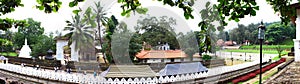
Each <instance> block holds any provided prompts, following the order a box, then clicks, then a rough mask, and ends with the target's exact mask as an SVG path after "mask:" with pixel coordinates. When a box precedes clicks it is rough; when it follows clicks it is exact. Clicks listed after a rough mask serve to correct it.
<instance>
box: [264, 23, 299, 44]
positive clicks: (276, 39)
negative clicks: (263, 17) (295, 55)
mask: <svg viewBox="0 0 300 84" xmlns="http://www.w3.org/2000/svg"><path fill="white" fill-rule="evenodd" d="M295 35H296V34H295V28H294V27H292V26H291V25H282V24H280V23H273V24H271V25H269V26H267V29H266V40H267V41H268V42H269V43H271V44H280V43H281V42H283V41H284V40H287V39H293V38H295ZM289 37H290V38H289Z"/></svg>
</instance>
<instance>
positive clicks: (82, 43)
mask: <svg viewBox="0 0 300 84" xmlns="http://www.w3.org/2000/svg"><path fill="white" fill-rule="evenodd" d="M66 23H67V27H65V29H64V30H65V31H70V33H69V34H71V39H70V40H69V43H73V42H74V43H75V44H74V45H75V50H78V51H79V53H78V54H84V52H88V51H90V49H94V47H95V46H94V38H93V36H92V34H94V30H93V29H92V27H91V26H90V24H88V23H87V21H85V20H83V18H81V16H80V15H79V14H76V15H75V16H73V17H72V22H71V21H66Z"/></svg>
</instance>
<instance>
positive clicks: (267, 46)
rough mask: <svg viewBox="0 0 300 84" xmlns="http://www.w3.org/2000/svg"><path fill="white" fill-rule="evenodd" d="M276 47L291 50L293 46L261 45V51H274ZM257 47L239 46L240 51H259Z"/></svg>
mask: <svg viewBox="0 0 300 84" xmlns="http://www.w3.org/2000/svg"><path fill="white" fill-rule="evenodd" d="M277 46H280V47H281V48H283V49H291V48H292V47H294V45H263V46H262V47H263V49H276V47H277ZM259 47H260V46H259V45H250V46H241V47H240V48H241V49H257V50H258V49H259Z"/></svg>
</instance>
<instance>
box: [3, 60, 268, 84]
mask: <svg viewBox="0 0 300 84" xmlns="http://www.w3.org/2000/svg"><path fill="white" fill-rule="evenodd" d="M263 61H264V62H266V60H263ZM258 63H259V62H258V61H253V62H247V63H244V64H239V65H234V66H224V67H215V68H211V69H209V70H208V72H196V73H188V74H178V75H172V76H157V77H143V78H104V77H102V76H96V77H94V76H93V75H92V74H87V75H83V74H80V73H71V74H68V73H65V72H55V71H53V70H44V69H39V70H37V69H35V68H32V67H22V66H19V65H13V64H1V63H0V69H1V70H6V71H9V72H14V73H18V74H22V75H27V76H33V77H37V78H42V79H47V80H53V81H64V82H72V83H96V84H97V83H101V84H119V83H121V84H129V83H130V84H132V83H133V84H156V83H170V82H180V81H187V80H195V79H204V80H210V79H206V78H209V77H214V76H220V75H221V74H222V73H230V72H232V71H236V70H240V69H245V68H247V67H249V66H254V65H257V64H258ZM220 77H221V76H220ZM213 80H216V79H213Z"/></svg>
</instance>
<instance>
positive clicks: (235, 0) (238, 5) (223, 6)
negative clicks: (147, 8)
mask: <svg viewBox="0 0 300 84" xmlns="http://www.w3.org/2000/svg"><path fill="white" fill-rule="evenodd" d="M158 1H160V2H163V4H167V5H170V6H172V7H178V8H181V9H182V10H183V11H184V14H183V15H184V16H185V18H186V19H189V18H191V19H193V18H194V16H193V15H192V12H193V9H192V7H193V5H194V3H195V0H189V1H188V0H175V1H174V0H158ZM266 1H267V2H268V4H270V5H272V8H273V9H274V11H275V12H280V14H281V19H282V22H283V23H288V22H289V19H290V17H293V16H295V15H296V13H295V11H296V10H295V8H291V7H290V3H291V2H292V0H266ZM118 3H121V4H122V5H121V8H122V9H123V12H122V15H123V16H125V15H127V14H130V12H131V11H133V12H135V11H136V12H138V11H141V10H143V9H144V8H143V7H142V4H141V3H140V2H139V0H133V1H130V0H118ZM213 8H214V9H217V11H218V12H219V17H220V19H221V21H222V23H223V25H227V23H226V18H228V19H227V20H229V21H230V20H234V21H236V22H239V19H240V18H244V17H245V16H246V15H250V16H255V15H256V11H257V10H259V6H257V3H256V1H254V0H218V4H216V5H213ZM138 13H139V12H138ZM200 14H202V13H200ZM202 17H203V16H202ZM200 23H201V22H200ZM199 27H200V26H199Z"/></svg>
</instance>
